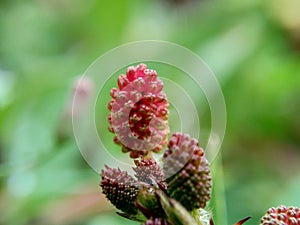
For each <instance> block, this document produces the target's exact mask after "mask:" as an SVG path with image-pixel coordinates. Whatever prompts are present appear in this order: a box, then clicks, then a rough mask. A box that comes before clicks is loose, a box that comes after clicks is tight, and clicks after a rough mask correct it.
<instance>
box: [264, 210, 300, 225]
mask: <svg viewBox="0 0 300 225" xmlns="http://www.w3.org/2000/svg"><path fill="white" fill-rule="evenodd" d="M260 224H261V225H300V210H299V208H297V207H293V206H291V207H286V206H284V205H281V206H279V207H277V208H275V207H272V208H270V209H269V210H268V211H267V213H266V214H265V215H264V216H263V217H262V219H261V222H260Z"/></svg>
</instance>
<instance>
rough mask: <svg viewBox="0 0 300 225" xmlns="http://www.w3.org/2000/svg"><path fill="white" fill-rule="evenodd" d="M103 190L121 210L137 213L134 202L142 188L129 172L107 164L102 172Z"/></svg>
mask: <svg viewBox="0 0 300 225" xmlns="http://www.w3.org/2000/svg"><path fill="white" fill-rule="evenodd" d="M101 177H102V180H101V184H100V186H101V187H102V191H103V193H104V194H105V196H106V197H107V199H108V200H109V201H110V202H111V203H112V204H113V205H114V206H115V207H116V208H117V209H119V210H122V211H123V212H125V213H128V214H136V213H137V208H136V206H135V204H134V202H135V200H136V198H137V195H138V193H139V190H140V186H139V184H138V183H137V182H136V181H135V179H134V178H133V177H132V176H130V175H129V174H128V173H127V172H125V171H121V170H120V169H112V168H109V167H108V166H106V169H105V170H102V172H101Z"/></svg>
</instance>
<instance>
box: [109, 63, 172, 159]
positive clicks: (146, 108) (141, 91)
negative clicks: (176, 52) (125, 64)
mask: <svg viewBox="0 0 300 225" xmlns="http://www.w3.org/2000/svg"><path fill="white" fill-rule="evenodd" d="M162 89H163V82H162V81H161V80H160V79H158V78H157V73H156V71H154V70H150V69H148V68H147V66H146V65H145V64H139V65H138V66H137V67H134V66H131V67H129V68H128V69H127V72H126V75H120V76H119V78H118V89H117V88H113V89H112V90H111V93H110V94H111V97H112V100H111V101H110V102H109V104H108V109H109V110H110V111H111V113H110V114H109V117H108V121H109V124H110V126H109V130H110V131H111V132H113V133H114V134H115V135H116V136H115V138H114V141H115V143H117V144H120V145H121V146H122V151H123V152H130V157H131V158H138V157H139V156H141V155H142V156H146V155H147V154H148V153H149V152H151V151H153V152H159V151H160V150H161V149H162V148H163V146H164V145H165V144H166V143H167V135H168V133H169V126H168V121H167V120H168V115H169V111H168V107H169V103H168V100H167V98H166V95H165V94H164V93H163V91H162Z"/></svg>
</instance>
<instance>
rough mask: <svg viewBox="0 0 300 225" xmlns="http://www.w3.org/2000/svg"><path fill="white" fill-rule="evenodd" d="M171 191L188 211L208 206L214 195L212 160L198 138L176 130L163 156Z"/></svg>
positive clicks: (168, 191)
mask: <svg viewBox="0 0 300 225" xmlns="http://www.w3.org/2000/svg"><path fill="white" fill-rule="evenodd" d="M163 163H164V167H163V169H164V171H165V174H166V175H168V176H169V177H168V178H167V185H168V190H167V193H168V194H169V196H170V197H171V198H174V199H176V200H177V201H179V202H180V203H181V204H182V205H183V206H184V207H186V209H187V210H189V211H192V210H193V209H197V208H204V207H205V206H206V204H207V202H208V201H209V200H210V198H211V189H212V178H211V173H210V166H209V162H208V160H207V159H206V157H205V154H204V151H203V149H202V148H200V147H199V145H198V141H197V140H196V139H193V138H190V137H189V135H187V134H181V133H174V134H173V135H172V137H171V139H170V142H169V144H168V150H167V151H166V152H165V154H164V156H163Z"/></svg>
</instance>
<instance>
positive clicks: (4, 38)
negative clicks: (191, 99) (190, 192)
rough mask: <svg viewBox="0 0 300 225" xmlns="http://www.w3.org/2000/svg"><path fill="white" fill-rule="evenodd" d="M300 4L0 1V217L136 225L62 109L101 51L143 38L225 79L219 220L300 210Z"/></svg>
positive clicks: (15, 222)
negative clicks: (122, 212) (109, 191)
mask: <svg viewBox="0 0 300 225" xmlns="http://www.w3.org/2000/svg"><path fill="white" fill-rule="evenodd" d="M299 11H300V2H299V1H298V0H269V1H260V0H245V1H238V0H223V1H221V0H215V1H208V0H203V1H196V0H152V1H150V0H149V1H146V0H133V1H122V0H119V1H114V0H112V1H102V0H99V1H96V0H86V1H80V0H31V1H29V0H28V1H26V0H2V1H0V224H3V225H23V224H50V225H52V224H64V225H77V224H78V225H79V224H88V225H96V224H105V225H110V224H112V225H113V224H137V223H135V222H131V221H127V220H125V219H122V218H120V217H118V216H117V215H116V214H115V209H114V208H113V207H112V206H111V205H110V204H109V203H108V202H107V201H106V200H105V198H104V197H103V196H102V195H101V194H100V193H101V190H100V188H99V182H100V177H99V175H98V174H97V173H95V172H94V171H93V170H92V169H91V168H90V167H89V166H88V165H87V163H86V162H85V161H84V160H83V158H82V157H81V155H80V152H79V150H78V149H77V147H76V144H75V141H74V138H73V136H72V133H71V127H70V122H71V119H70V113H69V111H68V110H69V106H70V104H71V103H70V101H71V100H70V99H71V96H72V87H73V85H74V81H75V80H76V78H78V76H80V75H81V74H82V73H83V72H84V71H85V70H86V68H87V67H88V66H89V65H90V64H91V63H92V62H93V61H94V60H95V59H96V58H97V57H98V56H100V55H101V54H103V53H105V52H106V51H108V50H110V49H111V48H113V47H116V46H118V45H120V44H123V43H127V42H130V41H137V40H143V39H158V40H166V41H172V42H175V43H178V44H180V45H182V46H184V47H187V48H189V49H191V50H193V51H194V52H196V53H197V54H198V55H200V56H201V57H202V58H203V59H204V60H205V61H206V63H207V64H208V65H209V66H210V68H211V69H212V70H213V71H214V73H215V74H216V77H217V79H218V81H219V83H220V85H221V87H222V90H223V93H224V97H225V100H226V105H227V114H228V115H227V116H228V117H227V130H226V136H225V140H224V142H223V146H222V158H221V157H219V159H218V160H219V161H221V160H222V162H223V168H222V167H221V166H220V165H219V166H217V165H213V167H214V170H215V171H214V173H215V187H214V188H215V195H214V198H215V199H214V200H213V202H212V204H211V206H210V209H211V210H212V211H218V212H216V213H217V214H218V215H217V216H219V218H218V224H233V223H234V222H236V221H238V220H239V219H241V218H243V217H246V216H249V215H250V216H252V217H253V218H252V220H251V221H249V222H247V224H249V225H250V224H258V223H259V218H260V217H261V216H262V215H263V214H264V213H265V211H266V210H267V208H269V207H271V206H273V205H274V206H276V205H279V204H286V205H295V206H298V207H300V194H299V186H300V117H299V115H300V114H299V112H300V54H299V51H300V14H299ZM151 65H153V66H152V67H153V68H154V69H157V71H158V73H160V70H159V67H157V68H156V67H155V64H151ZM176 79H178V78H176V77H174V80H175V81H177V82H180V83H181V84H182V85H189V83H188V81H187V82H186V83H185V80H182V79H181V80H180V81H179V80H176ZM112 83H113V82H112ZM85 88H87V90H86V89H85ZM88 88H89V86H88V85H87V87H84V88H83V92H84V93H85V91H87V92H88ZM191 89H192V88H191ZM107 90H109V88H108V89H107ZM108 99H109V96H108V93H107V100H108ZM105 100H106V99H105ZM204 109H205V110H204V112H202V113H203V114H202V115H201V116H200V118H204V119H205V118H206V117H207V118H208V119H207V120H206V121H204V122H203V121H201V122H203V123H204V125H205V124H206V125H207V126H209V116H205V115H209V108H208V107H207V105H206V107H204ZM98 110H100V111H101V113H103V114H107V113H108V110H107V109H106V108H103V109H98ZM202 111H203V110H202ZM171 112H172V111H171ZM103 126H107V123H103ZM108 138H112V135H110V136H109V137H108ZM108 141H110V139H109V140H108ZM111 146H113V145H112V144H111ZM112 148H116V147H112ZM216 164H217V162H216Z"/></svg>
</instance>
